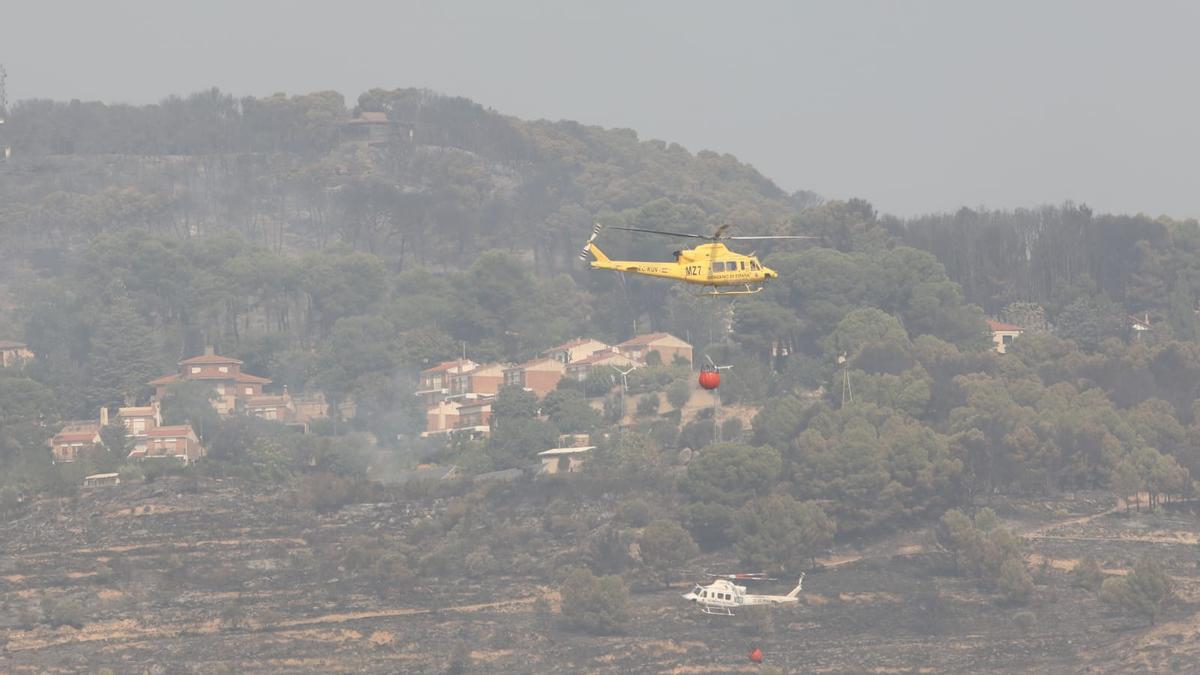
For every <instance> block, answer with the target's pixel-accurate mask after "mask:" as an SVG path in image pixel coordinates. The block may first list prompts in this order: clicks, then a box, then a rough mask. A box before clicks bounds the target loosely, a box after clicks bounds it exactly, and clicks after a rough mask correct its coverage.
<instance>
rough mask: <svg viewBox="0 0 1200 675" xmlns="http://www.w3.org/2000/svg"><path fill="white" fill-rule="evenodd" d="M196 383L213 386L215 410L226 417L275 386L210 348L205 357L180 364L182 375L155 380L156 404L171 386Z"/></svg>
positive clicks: (174, 374)
mask: <svg viewBox="0 0 1200 675" xmlns="http://www.w3.org/2000/svg"><path fill="white" fill-rule="evenodd" d="M192 380H201V381H205V382H210V383H211V384H212V386H213V390H214V391H216V392H217V397H216V398H215V399H214V400H213V408H216V410H217V412H218V413H220V414H222V415H230V414H232V413H233V412H234V411H235V410H237V409H238V407H239V404H241V403H244V402H245V401H246V399H249V398H251V397H254V396H262V388H263V385H265V384H270V383H271V380H270V379H268V378H265V377H259V376H257V375H250V374H249V373H243V372H242V361H239V360H238V359H235V358H230V357H228V356H220V355H219V354H216V353H214V352H213V348H212V347H206V348H205V349H204V354H202V355H200V356H193V357H191V358H189V359H184V360H182V361H180V362H179V372H178V373H173V374H171V375H166V376H164V377H160V378H158V379H156V380H151V381H150V382H149V384H151V385H152V386H153V387H154V398H155V400H161V399H162V397H163V396H164V395H166V393H167V387H169V386H170V385H172V384H174V383H176V382H189V381H192Z"/></svg>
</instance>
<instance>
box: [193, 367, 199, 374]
mask: <svg viewBox="0 0 1200 675" xmlns="http://www.w3.org/2000/svg"><path fill="white" fill-rule="evenodd" d="M199 372H200V366H192V374H193V375H196V374H198V373H199Z"/></svg>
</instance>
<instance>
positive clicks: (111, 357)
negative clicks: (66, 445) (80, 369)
mask: <svg viewBox="0 0 1200 675" xmlns="http://www.w3.org/2000/svg"><path fill="white" fill-rule="evenodd" d="M152 335H153V332H152V329H151V327H150V325H149V323H147V322H146V320H145V319H143V318H142V317H141V316H140V315H139V314H138V313H137V311H136V310H135V309H134V307H133V303H132V302H130V301H129V299H128V298H125V297H118V298H115V299H114V300H113V301H112V302H111V303H110V304H109V305H108V307H107V308H105V310H104V312H103V313H102V314H101V315H100V316H99V318H98V319H97V321H96V325H95V331H94V333H93V334H92V338H91V350H90V358H89V360H88V364H87V384H86V385H85V386H86V392H87V394H86V401H87V406H88V412H89V413H93V412H94V410H93V409H95V408H98V407H99V406H102V405H105V406H121V405H125V403H126V401H127V400H132V399H136V398H138V396H139V394H141V393H142V392H144V391H145V390H146V383H147V382H148V381H150V380H152V379H154V378H155V377H157V376H159V375H161V374H162V366H160V365H159V364H158V363H157V362H156V360H155V358H154V357H155V355H156V354H157V353H158V349H157V348H156V347H155V344H154V338H153V336H152Z"/></svg>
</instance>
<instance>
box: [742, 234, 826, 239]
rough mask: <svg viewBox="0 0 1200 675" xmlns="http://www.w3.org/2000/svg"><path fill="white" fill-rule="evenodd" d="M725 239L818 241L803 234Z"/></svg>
mask: <svg viewBox="0 0 1200 675" xmlns="http://www.w3.org/2000/svg"><path fill="white" fill-rule="evenodd" d="M725 238H726V239H740V240H747V239H820V237H813V236H810V235H805V234H764V235H759V236H749V237H725Z"/></svg>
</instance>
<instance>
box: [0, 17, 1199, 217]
mask: <svg viewBox="0 0 1200 675" xmlns="http://www.w3.org/2000/svg"><path fill="white" fill-rule="evenodd" d="M0 26H4V38H3V40H2V41H0V63H4V64H5V65H6V66H7V67H8V73H9V78H8V89H9V99H10V100H15V99H22V98H31V97H43V98H55V99H71V98H81V99H101V100H105V101H119V102H133V103H142V102H152V101H156V100H158V99H160V98H162V97H163V96H165V95H167V94H171V93H179V94H186V93H190V92H192V91H195V90H198V89H201V88H204V87H208V86H213V85H215V86H218V87H220V88H221V89H223V90H226V91H230V92H232V93H234V94H237V95H245V94H254V95H265V94H270V93H273V92H276V91H286V92H288V93H303V92H308V91H314V90H319V89H336V90H337V91H340V92H341V93H343V94H344V95H345V96H346V99H347V101H348V102H351V103H352V102H353V101H354V99H355V98H356V97H357V96H358V94H359V93H361V92H362V91H365V90H366V89H369V88H372V87H387V88H393V87H407V86H420V87H429V88H431V89H434V90H437V91H440V92H444V93H447V94H454V95H461V96H467V97H469V98H472V99H475V100H476V101H478V102H480V103H482V104H484V105H486V106H489V107H492V108H495V109H497V110H499V111H501V112H504V113H508V114H512V115H517V116H520V117H525V118H549V119H560V118H566V119H575V120H579V121H581V122H584V123H588V124H599V125H603V126H617V127H628V128H632V129H636V130H637V131H638V132H639V134H640V136H641V137H642V138H661V139H664V140H668V141H675V142H678V143H681V144H682V145H684V146H686V147H688V148H689V149H691V150H700V149H712V150H716V151H719V152H729V153H732V154H735V155H737V156H738V157H739V158H740V159H742V160H743V161H746V162H750V163H752V164H754V165H755V166H756V167H758V168H759V169H760V170H761V171H762V172H763V173H765V174H766V175H767V176H769V177H771V178H772V179H774V180H775V181H776V182H777V183H778V184H779V185H780V186H781V187H783V188H784V189H786V190H789V191H790V190H795V189H799V188H805V189H810V190H814V191H816V192H819V193H821V194H823V195H826V196H830V197H850V196H861V197H865V198H867V199H869V200H871V201H872V202H873V203H874V204H875V205H876V206H877V207H879V208H880V209H881V210H884V211H889V212H893V213H898V214H902V215H908V214H913V213H920V212H925V211H938V210H948V209H955V208H957V207H958V206H961V205H969V206H979V205H985V206H989V207H1017V206H1030V205H1036V204H1039V203H1044V202H1059V201H1062V200H1065V199H1073V200H1075V201H1079V202H1086V203H1088V204H1090V205H1092V206H1093V207H1094V208H1097V209H1099V210H1103V211H1129V212H1137V211H1143V212H1146V213H1150V214H1154V215H1157V214H1160V213H1166V214H1170V215H1175V216H1200V189H1198V187H1200V185H1198V182H1200V181H1198V180H1197V178H1198V177H1200V175H1198V171H1197V168H1196V166H1197V163H1198V162H1200V130H1198V127H1200V87H1198V86H1197V83H1198V82H1200V77H1198V76H1200V40H1198V39H1197V32H1198V30H1200V3H1195V2H1139V3H1134V2H1120V3H1118V2H1098V1H1095V0H1087V1H1078V2H1047V1H1040V2H1012V1H1006V2H990V3H983V2H964V1H961V0H956V1H946V2H825V3H801V2H738V3H733V2H719V3H718V2H696V1H671V2H645V1H643V2H614V1H609V2H568V1H553V2H552V1H545V2H535V1H531V0H520V1H514V0H508V1H504V2H500V1H492V2H488V1H476V2H361V1H353V0H340V1H339V2H329V1H328V0H323V1H319V2H282V1H270V2H268V1H260V2H254V1H251V0H239V1H230V0H205V1H204V2H199V1H196V2H171V1H169V0H107V1H105V2H90V1H89V2H55V1H53V0H47V1H44V2H22V3H17V2H7V3H3V4H0Z"/></svg>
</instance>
